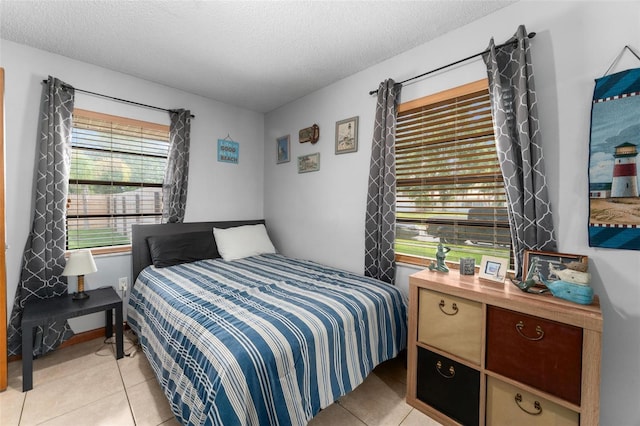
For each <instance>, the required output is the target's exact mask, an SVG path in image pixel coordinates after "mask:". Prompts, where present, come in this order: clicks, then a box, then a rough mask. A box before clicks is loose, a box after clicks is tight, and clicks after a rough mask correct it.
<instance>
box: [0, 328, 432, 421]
mask: <svg viewBox="0 0 640 426" xmlns="http://www.w3.org/2000/svg"><path fill="white" fill-rule="evenodd" d="M133 348H134V346H133V345H132V344H131V343H130V342H128V341H127V340H125V353H129V352H131V351H132V349H133ZM33 384H34V387H33V389H32V390H30V391H29V392H25V393H23V392H22V365H21V363H20V362H19V361H16V362H11V363H9V387H8V388H7V390H6V391H4V392H0V424H1V425H3V426H17V425H20V426H23V425H25V426H26V425H46V426H53V425H61V426H64V425H74V426H77V425H100V426H110V425H113V426H126V425H150V426H156V425H163V426H174V425H176V426H177V425H178V422H177V421H176V420H175V418H174V417H173V415H172V413H171V410H170V408H169V404H168V402H167V400H166V398H165V397H164V395H163V393H162V391H161V390H160V387H159V386H158V383H157V381H156V379H155V377H154V374H153V371H152V370H151V367H150V366H149V364H148V362H147V360H146V358H145V356H144V355H143V354H142V353H141V352H138V353H137V354H136V355H135V356H133V357H124V358H123V359H120V360H118V361H116V359H115V356H114V347H113V345H111V344H104V343H103V339H96V340H91V341H89V342H85V343H82V344H78V345H73V346H70V347H67V348H63V349H59V350H57V351H54V352H52V353H50V354H48V355H46V356H44V357H42V358H40V359H37V360H35V361H34V371H33ZM405 392H406V369H405V367H404V362H403V361H402V360H400V359H395V360H391V361H388V362H386V363H384V364H382V365H380V366H378V368H376V369H375V370H374V372H373V374H371V375H370V376H369V377H368V378H367V379H366V380H365V381H364V383H362V384H361V385H360V386H359V387H358V388H356V389H355V390H354V391H353V392H351V393H350V394H348V395H345V396H344V397H342V398H340V400H338V401H337V402H336V403H335V404H333V405H331V406H330V407H328V408H326V409H325V410H323V411H321V412H320V413H319V414H318V415H317V416H316V417H315V418H314V419H313V420H312V421H311V422H310V423H309V425H311V426H324V425H344V426H350V425H353V426H356V425H358V426H363V425H385V426H386V425H388V426H399V425H400V426H415V425H426V426H437V425H438V423H437V422H435V421H433V420H431V419H430V418H428V417H427V416H425V415H424V414H422V413H420V412H419V411H417V410H415V409H413V408H412V407H411V406H409V405H407V404H406V402H405V400H404V397H405Z"/></svg>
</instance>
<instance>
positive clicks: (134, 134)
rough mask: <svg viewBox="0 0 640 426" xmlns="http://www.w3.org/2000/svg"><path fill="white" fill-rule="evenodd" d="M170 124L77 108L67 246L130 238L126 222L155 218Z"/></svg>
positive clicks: (97, 244)
mask: <svg viewBox="0 0 640 426" xmlns="http://www.w3.org/2000/svg"><path fill="white" fill-rule="evenodd" d="M168 148H169V126H166V125H160V124H155V123H148V122H144V121H138V120H132V119H128V118H125V117H117V116H112V115H106V114H99V113H95V112H91V111H84V110H78V109H76V110H75V111H74V114H73V130H72V141H71V171H70V177H69V201H68V208H67V248H68V249H77V248H93V247H109V246H118V245H128V244H131V225H132V224H134V223H160V221H161V218H162V182H163V179H164V169H165V166H166V162H167V153H168Z"/></svg>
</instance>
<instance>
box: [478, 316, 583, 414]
mask: <svg viewBox="0 0 640 426" xmlns="http://www.w3.org/2000/svg"><path fill="white" fill-rule="evenodd" d="M486 367H487V369H489V370H491V371H495V372H496V373H499V374H502V375H503V376H507V377H509V378H511V379H514V380H517V381H519V382H522V383H525V384H528V385H530V386H533V387H535V388H537V389H540V390H542V391H544V392H548V393H550V394H553V395H556V396H558V397H560V398H563V399H565V400H566V401H569V402H572V403H574V404H576V405H580V380H581V373H582V329H581V328H578V327H573V326H571V325H566V324H561V323H557V322H554V321H549V320H546V319H543V318H538V317H534V316H530V315H525V314H521V313H518V312H513V311H509V310H506V309H501V308H496V307H493V306H489V307H488V308H487V365H486Z"/></svg>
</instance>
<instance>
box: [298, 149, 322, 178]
mask: <svg viewBox="0 0 640 426" xmlns="http://www.w3.org/2000/svg"><path fill="white" fill-rule="evenodd" d="M318 170H320V153H319V152H316V153H314V154H308V155H301V156H300V157H298V173H307V172H317V171H318Z"/></svg>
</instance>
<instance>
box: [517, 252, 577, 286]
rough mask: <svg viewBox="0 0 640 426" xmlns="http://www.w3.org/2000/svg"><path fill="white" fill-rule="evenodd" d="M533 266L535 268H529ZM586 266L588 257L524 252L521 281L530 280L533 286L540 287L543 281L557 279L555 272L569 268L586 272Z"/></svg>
mask: <svg viewBox="0 0 640 426" xmlns="http://www.w3.org/2000/svg"><path fill="white" fill-rule="evenodd" d="M534 261H535V262H534ZM534 264H535V265H536V267H535V268H530V267H531V265H534ZM587 265H588V257H587V256H583V255H581V254H567V253H553V252H548V251H533V250H525V252H524V258H523V261H522V277H523V280H529V279H532V280H534V282H535V284H537V285H540V284H542V283H544V282H545V281H549V280H557V279H559V277H558V276H556V271H561V270H563V269H567V268H569V269H573V270H575V271H580V272H586V271H587ZM530 269H531V270H530Z"/></svg>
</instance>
